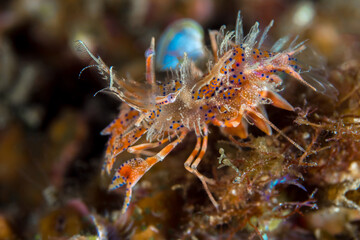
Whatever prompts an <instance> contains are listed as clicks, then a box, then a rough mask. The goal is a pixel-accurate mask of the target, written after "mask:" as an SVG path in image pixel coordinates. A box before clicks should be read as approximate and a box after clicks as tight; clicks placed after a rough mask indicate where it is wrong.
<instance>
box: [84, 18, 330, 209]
mask: <svg viewBox="0 0 360 240" xmlns="http://www.w3.org/2000/svg"><path fill="white" fill-rule="evenodd" d="M271 26H272V22H271V23H270V25H269V26H268V27H267V28H266V29H265V30H264V31H263V34H262V35H261V37H260V38H258V35H259V32H260V31H259V24H258V23H256V24H255V25H254V26H253V27H252V28H251V30H250V32H249V34H248V35H246V36H245V37H244V36H243V30H242V22H241V17H240V13H239V15H238V19H237V23H236V30H235V31H232V32H227V33H224V28H222V29H220V31H210V41H211V48H212V52H213V59H214V63H213V64H212V63H211V61H209V63H208V70H207V72H203V71H202V70H201V69H199V68H198V67H197V66H196V65H195V63H194V61H192V60H191V59H189V58H188V57H187V55H186V54H185V55H184V57H183V59H182V62H181V63H180V64H179V65H178V67H177V69H176V70H174V71H173V74H172V77H170V78H169V79H166V80H165V81H156V80H155V70H154V69H155V66H154V55H155V43H154V42H155V40H154V39H152V41H151V45H150V48H149V49H148V50H147V51H146V53H145V55H146V83H145V84H140V83H138V82H136V81H134V80H131V79H126V80H125V79H120V78H118V77H117V76H116V75H115V73H114V72H113V70H112V67H110V68H109V67H107V66H106V65H105V63H104V62H103V61H102V60H101V58H100V57H95V56H94V55H93V54H91V52H90V51H89V50H88V49H87V47H86V46H85V45H84V44H83V43H82V42H81V41H80V43H81V44H82V46H83V47H84V48H85V50H86V51H87V52H88V53H89V55H90V56H91V57H92V59H93V60H94V61H95V65H92V66H96V67H97V68H98V70H99V71H100V73H101V74H102V75H103V76H104V77H105V78H107V79H109V81H110V86H109V87H108V88H107V89H108V90H110V91H111V92H113V93H115V95H116V96H117V97H119V98H120V99H121V100H122V101H123V103H122V106H121V111H120V114H119V116H118V118H117V119H115V120H114V121H113V122H112V123H111V124H110V125H109V126H108V127H107V128H106V129H104V130H103V131H102V134H104V135H110V138H109V141H108V146H107V149H106V154H105V163H104V167H103V170H102V172H103V173H107V174H110V172H111V169H112V167H113V164H114V161H115V158H116V156H117V155H118V154H120V153H121V152H123V151H125V150H127V151H128V152H130V153H139V154H141V153H145V152H146V150H147V149H151V148H156V147H158V146H160V145H162V144H165V143H167V142H170V143H168V145H166V146H165V147H164V148H163V149H162V150H161V151H160V152H158V153H157V154H156V155H154V156H151V157H147V158H146V159H142V158H133V159H130V160H128V161H126V162H125V163H123V164H122V165H121V166H120V168H119V169H118V170H117V171H116V173H115V176H114V177H113V179H112V183H111V185H110V186H109V189H110V190H113V189H116V188H119V187H121V186H123V185H126V198H125V203H124V206H123V208H122V212H125V211H126V209H127V207H128V205H129V203H130V200H131V194H132V188H133V187H134V185H135V184H136V183H137V182H138V181H139V180H140V178H141V177H142V176H143V175H144V174H145V173H146V172H147V171H148V170H149V169H150V168H151V167H152V166H153V165H155V164H156V163H157V162H159V161H162V160H163V159H164V158H165V157H166V156H167V155H168V154H169V153H170V152H171V151H172V150H173V149H174V148H175V147H176V146H177V145H178V144H179V143H180V142H181V141H183V139H184V138H185V137H186V135H187V134H188V133H189V132H192V131H194V132H195V134H196V136H197V142H196V146H195V148H194V150H193V152H192V153H191V155H190V156H189V157H188V159H187V160H186V161H185V164H184V166H185V168H186V169H187V170H188V171H189V172H191V173H193V174H195V175H196V176H197V177H198V178H199V179H200V181H201V182H202V184H203V186H204V188H205V191H206V192H207V194H208V196H209V198H210V200H211V201H212V203H213V204H214V206H215V207H216V208H217V207H218V204H217V202H216V200H215V199H214V197H213V196H212V194H211V193H210V191H209V188H208V186H207V184H214V183H215V182H214V180H213V179H211V178H207V177H205V176H204V175H202V174H200V173H199V172H198V171H197V166H198V165H199V163H200V161H201V159H202V157H203V156H204V154H205V152H206V148H207V142H208V126H209V124H213V125H216V126H219V127H221V128H222V130H223V131H224V132H225V133H227V134H230V135H236V136H238V137H240V138H246V137H247V136H248V132H247V123H251V124H254V125H255V126H256V127H258V128H259V129H260V130H262V131H263V132H265V133H266V134H268V135H270V134H271V128H274V129H275V130H277V131H279V132H280V133H281V131H280V130H278V129H277V128H276V127H275V126H274V125H273V124H272V123H271V122H270V121H269V120H268V118H267V115H266V112H265V110H264V108H263V105H264V104H272V105H274V106H275V107H278V108H282V109H286V110H289V111H293V110H294V108H293V107H292V106H291V104H290V103H288V102H287V101H286V100H285V99H283V98H282V97H281V96H280V95H279V94H278V93H277V92H278V91H279V90H278V89H279V86H281V84H282V79H281V78H280V77H279V75H278V72H284V73H286V74H288V75H290V76H292V77H293V78H295V79H297V80H298V81H300V82H302V83H303V84H305V85H307V86H308V87H310V88H312V89H313V90H315V91H319V92H322V93H324V92H326V91H327V92H333V93H335V92H336V89H334V88H333V86H332V85H331V84H330V83H329V82H327V81H326V80H325V79H316V78H309V79H308V80H307V81H305V80H304V79H303V78H302V76H301V75H300V73H301V70H300V68H299V66H298V65H297V63H296V59H295V55H296V54H298V53H300V52H301V51H302V50H303V49H304V48H305V46H304V45H303V43H299V44H297V45H296V46H294V41H293V42H292V43H291V44H290V46H289V47H288V48H287V49H285V50H281V49H282V47H283V46H284V44H285V43H286V40H285V39H280V40H279V41H278V42H277V43H275V44H274V46H273V48H272V49H271V50H270V51H265V50H261V46H262V43H263V42H264V39H265V37H266V34H267V32H268V31H269V29H270V28H271ZM257 39H258V41H259V42H257ZM256 44H257V48H255V45H256ZM144 134H146V140H147V141H148V143H143V144H139V145H134V144H135V143H136V142H137V141H138V140H139V139H140V138H141V137H142V136H143V135H144ZM281 134H282V133H281ZM283 136H284V137H286V136H285V135H283ZM286 138H287V139H288V140H289V141H290V142H291V143H293V144H294V145H295V146H296V147H297V148H299V149H300V150H303V149H302V148H301V147H300V146H299V145H298V144H296V143H295V142H294V141H292V140H291V139H289V138H288V137H286Z"/></svg>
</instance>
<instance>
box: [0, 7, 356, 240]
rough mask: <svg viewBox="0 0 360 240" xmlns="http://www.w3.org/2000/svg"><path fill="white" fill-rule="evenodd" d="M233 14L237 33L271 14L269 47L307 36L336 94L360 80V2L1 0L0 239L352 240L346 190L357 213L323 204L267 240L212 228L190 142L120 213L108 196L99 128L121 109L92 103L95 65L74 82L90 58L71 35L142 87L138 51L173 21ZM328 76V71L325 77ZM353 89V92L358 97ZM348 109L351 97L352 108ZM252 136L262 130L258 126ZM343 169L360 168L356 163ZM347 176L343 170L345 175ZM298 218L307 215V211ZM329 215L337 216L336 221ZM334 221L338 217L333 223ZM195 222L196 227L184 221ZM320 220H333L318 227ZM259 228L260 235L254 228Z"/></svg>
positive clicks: (108, 102) (211, 21)
mask: <svg viewBox="0 0 360 240" xmlns="http://www.w3.org/2000/svg"><path fill="white" fill-rule="evenodd" d="M238 10H241V12H242V16H243V23H244V28H245V33H246V32H248V30H249V28H250V27H251V26H252V25H253V24H254V22H255V21H259V22H260V26H262V27H265V26H266V25H267V24H268V23H269V22H270V21H271V20H272V19H274V21H275V25H274V27H273V29H272V30H271V31H270V34H269V35H270V37H269V41H272V40H276V39H277V38H279V37H281V36H284V35H289V36H295V35H299V36H300V39H308V43H309V44H310V45H312V47H313V48H314V49H316V50H317V51H318V52H319V53H320V55H322V56H323V57H324V59H326V61H327V71H328V72H329V75H331V76H333V78H331V79H330V81H332V82H333V83H334V85H335V86H336V87H337V88H339V91H340V99H341V97H342V96H346V94H347V93H349V92H351V91H352V90H353V89H355V90H356V88H357V86H358V84H359V80H360V79H359V76H360V72H359V66H360V65H359V59H360V25H359V23H360V1H359V0H348V1H338V0H314V1H288V0H239V1H235V0H230V1H225V0H224V1H215V0H193V1H190V0H176V1H162V0H127V1H116V0H103V1H92V0H81V1H75V0H3V1H1V2H0V239H34V238H36V239H68V238H71V237H73V238H74V239H81V238H83V239H85V238H90V239H95V238H96V237H97V236H100V235H101V234H100V235H98V233H97V229H98V230H99V229H106V232H108V237H109V239H179V238H182V239H248V238H252V239H260V238H264V239H267V238H268V237H270V239H273V238H274V239H289V238H288V237H289V236H290V235H291V234H290V232H292V233H294V232H297V235H295V234H293V235H291V237H292V238H293V239H359V235H358V233H359V229H358V226H359V225H356V224H355V225H354V224H353V225H352V221H354V222H356V221H359V219H360V218H359V213H358V211H359V206H357V207H356V204H358V202H357V203H356V201H357V200H356V199H358V198H359V197H358V196H357V195H356V194H355V193H354V194H355V197H354V198H353V199H355V200H353V202H354V204H355V205H353V206H352V207H348V208H349V209H355V210H354V211H351V212H350V213H348V212H346V211H347V210H346V211H345V210H344V211H345V212H342V211H340V210H336V209H332V208H330V207H329V206H333V205H336V204H335V203H334V202H332V203H328V204H327V205H326V204H324V205H323V206H326V207H324V208H325V209H327V207H328V209H330V210H327V211H329V212H325V213H323V212H322V213H321V214H323V215H324V214H325V215H326V214H328V215H326V217H323V215H321V214H320V216H318V215H316V216H315V217H308V218H305V217H303V218H301V215H300V214H297V215H298V217H297V218H296V220H291V219H290V220H284V221H289V222H291V221H292V224H291V225H290V226H289V225H287V227H280V228H281V229H283V231H282V230H277V233H276V234H273V235H272V234H271V233H268V234H265V232H266V231H270V230H269V226H268V229H267V230H266V229H261V228H259V229H260V230H257V231H258V232H257V231H255V230H254V229H255V228H251V227H249V225H246V224H245V225H246V226H245V225H236V221H232V220H231V219H233V218H235V217H234V216H232V217H229V219H225V218H224V219H223V220H222V221H223V222H221V221H220V220H219V219H220V218H219V219H217V220H216V221H215V220H214V219H213V221H215V222H216V223H214V222H211V221H210V220H209V219H208V222H207V221H206V215H209V214H212V213H214V209H213V210H208V211H206V210H204V209H206V208H208V209H210V208H211V204H210V203H209V200H208V199H207V196H206V194H205V192H204V191H203V190H202V185H201V183H200V182H199V181H198V180H196V178H194V177H193V176H190V175H191V174H190V173H188V172H186V171H185V169H183V167H182V165H183V161H184V160H185V159H186V154H188V153H189V151H191V149H192V146H193V145H194V143H195V138H194V136H192V137H189V139H188V140H187V141H186V143H184V144H183V146H179V150H177V151H174V154H172V155H171V156H169V158H168V159H166V161H164V162H163V163H161V164H159V166H156V167H155V168H154V169H152V170H151V171H150V172H149V173H148V175H149V176H148V177H145V178H144V180H142V181H141V182H140V183H139V189H138V190H137V191H136V193H135V197H134V205H133V206H132V208H131V209H130V210H129V211H128V213H127V214H126V215H124V216H119V214H118V210H119V209H120V208H121V206H122V201H123V191H122V190H119V191H117V192H110V193H109V192H107V185H108V184H109V181H110V179H107V178H102V177H100V166H101V163H102V159H103V153H104V149H105V144H106V140H107V138H106V137H105V136H101V135H100V131H101V130H102V129H103V128H105V127H106V126H107V124H108V123H110V122H111V121H112V120H113V119H114V118H115V117H116V115H117V112H118V109H119V106H120V104H121V103H120V102H119V100H118V99H116V98H115V97H113V96H111V95H108V94H98V95H97V96H95V97H94V94H95V93H96V92H97V91H98V90H100V89H102V88H104V87H106V86H107V82H106V81H103V80H102V79H101V77H100V76H99V75H97V73H96V71H95V70H91V69H90V70H86V71H84V73H83V74H82V75H81V76H80V77H79V73H80V71H81V70H82V69H83V68H84V67H86V66H87V65H89V64H90V59H89V58H88V57H86V54H84V52H81V51H79V49H78V47H77V44H76V40H82V41H83V42H85V43H86V44H87V46H88V47H89V48H90V50H91V51H92V52H93V53H95V55H99V56H101V57H102V59H103V60H104V61H105V63H107V64H108V65H113V66H114V68H115V69H116V71H117V73H118V75H119V76H126V74H130V75H131V76H132V77H133V78H135V79H138V80H140V81H143V80H144V72H145V64H144V61H145V59H144V52H145V50H146V49H147V47H148V46H149V43H150V39H151V37H152V36H154V37H155V38H159V36H160V35H161V32H162V31H163V30H164V29H165V28H166V27H167V26H168V25H169V24H170V23H172V22H173V21H175V20H177V19H181V18H192V19H194V20H196V21H197V22H199V23H200V25H202V26H203V28H204V29H205V30H208V29H219V28H220V26H222V25H224V24H225V25H226V26H227V27H228V29H233V28H234V25H235V20H236V16H237V12H238ZM205 32H206V36H205V39H206V44H209V39H208V37H207V31H205ZM339 69H340V70H339ZM332 71H337V72H336V73H335V75H334V73H333V72H332ZM347 74H348V75H347ZM334 76H335V77H334ZM339 79H340V80H344V79H346V81H345V80H344V81H345V82H342V81H340V80H339ZM337 80H338V81H337ZM345 83H346V84H347V85H346V84H345ZM345 85H346V86H345ZM294 86H295V88H294V89H290V88H289V89H288V90H286V89H285V91H288V92H287V93H286V92H285V95H286V96H288V100H289V101H290V102H291V103H294V105H295V106H300V107H304V106H305V103H304V102H306V106H315V107H313V109H316V108H323V109H324V108H326V106H329V104H328V103H326V104H323V105H320V107H319V102H321V101H323V102H324V101H327V100H321V101H320V100H319V101H318V100H314V99H317V98H316V96H315V97H313V98H311V96H310V97H307V96H308V95H306V90H304V94H303V95H301V97H299V96H300V95H297V94H295V93H297V90H296V89H297V88H296V86H298V85H296V84H295V85H294ZM357 92H358V91H357V90H356V91H354V92H353V94H355V95H356V96H357ZM341 94H342V95H341ZM309 95H311V93H309ZM312 96H314V94H313V95H312ZM304 99H308V101H305V100H304ZM311 99H313V102H311ZM322 99H324V98H322ZM356 103H358V98H356V99H355V100H353V102H352V104H353V105H354V104H355V105H356ZM332 104H334V103H332ZM356 106H357V105H356ZM320 110H321V109H320ZM326 110H328V109H326ZM329 111H330V110H329ZM283 113H284V112H280V113H279V111H277V112H276V111H275V112H274V113H271V112H270V113H269V116H270V119H271V120H272V121H273V122H274V123H275V124H276V125H278V126H280V127H282V128H283V127H286V126H291V125H292V124H293V123H292V122H293V121H294V119H295V118H296V114H290V117H289V118H285V119H284V118H282V117H280V118H279V117H278V118H279V119H278V120H277V114H283ZM350 113H352V114H354V115H356V114H357V113H358V112H356V111H352V112H351V111H350V112H349V114H350ZM327 114H328V115H326V116H335V115H336V114H337V115H338V116H339V115H341V114H338V113H336V114H335V115H332V113H327ZM329 118H330V117H329ZM324 119H325V117H324V118H320V120H318V121H321V120H324ZM355 122H356V121H355V120H354V123H355ZM333 124H335V123H334V122H333ZM324 126H325V125H324ZM324 128H325V127H324ZM354 129H355V130H354ZM323 130H324V129H323ZM326 130H327V131H330V130H329V129H325V130H324V131H326ZM353 130H354V131H356V132H355V133H354V136H355V137H354V138H351V139H350V140H349V142H348V144H350V145H351V144H357V140H358V139H357V137H358V136H357V135H356V134H357V129H356V125H354V126H353ZM212 131H213V133H214V136H213V137H211V138H210V140H211V141H212V143H211V144H210V150H209V151H210V154H208V157H207V160H205V161H204V165H205V167H204V171H205V170H206V171H207V173H208V174H209V175H211V173H212V172H216V171H217V167H218V165H219V164H218V160H217V159H216V158H215V156H218V146H217V145H216V144H217V141H218V140H219V139H220V140H223V141H225V139H226V137H224V136H223V135H221V134H220V133H219V131H217V130H216V129H215V128H214V129H213V130H212ZM319 131H320V130H319ZM320 132H321V131H320ZM290 134H291V133H290ZM294 134H295V133H294ZM311 134H312V132H311ZM217 136H218V137H217ZM255 136H262V134H261V133H257V132H256V131H255ZM338 141H341V140H338ZM354 147H355V148H357V145H354ZM211 149H212V150H211ZM345 151H347V150H345ZM343 154H345V155H343V156H346V159H351V163H353V162H354V161H355V162H356V161H358V160H359V159H357V156H358V155H356V153H353V154H352V155H349V154H346V153H343ZM210 155H211V156H210ZM211 157H212V159H211ZM128 158H130V155H129V154H124V155H122V156H121V158H120V159H119V162H121V161H123V160H124V159H128ZM349 161H350V160H349ZM349 164H350V162H348V165H349ZM348 165H347V166H348ZM352 167H353V168H355V170H356V169H357V165H356V166H355V167H354V165H352ZM355 170H354V171H355ZM229 171H230V170H229ZM334 171H336V169H335V170H334ZM344 171H345V172H347V173H348V172H349V169H348V168H346V170H344ZM356 171H358V169H357V170H356ZM356 171H355V173H354V174H355V175H353V176H352V179H350V180H349V179H347V180H349V181H350V183H353V182H354V181H353V180H354V179H356V177H357V176H358V174H359V172H356ZM339 174H340V173H339ZM233 176H234V173H233V172H232V177H233ZM330 178H331V177H330ZM164 179H165V180H166V181H165V180H164ZM319 181H320V182H321V181H324V182H326V181H325V180H323V179H319ZM340 182H341V181H340V180H339V183H340ZM230 183H231V181H229V184H230ZM341 183H343V182H341ZM350 183H349V184H350ZM304 184H305V185H306V183H304ZM354 184H355V185H353V186H352V189H353V190H356V189H357V187H358V185H356V183H354ZM310 185H311V184H310ZM226 187H227V185H224V186H223V189H227V188H226ZM219 188H222V186H221V185H219ZM310 188H311V187H310ZM177 189H180V191H179V190H177ZM312 189H314V187H313V188H312ZM289 191H290V192H291V191H294V190H291V189H290V190H289ZM334 191H338V189H337V188H335V190H334ZM174 192H175V193H176V194H174ZM302 194H304V193H302ZM219 196H220V193H219V194H217V197H219ZM356 196H357V198H356ZM220 197H221V196H220ZM315 198H317V199H319V198H321V196H319V197H315ZM143 199H145V200H143ZM157 204H160V206H157ZM238 207H239V206H238ZM154 209H156V211H157V213H158V215H157V214H156V211H155V210H154ZM321 209H322V208H320V210H321ZM320 210H319V211H320ZM153 211H155V212H153ZM209 211H210V212H209ZM211 211H212V212H211ZM304 211H305V215H306V212H307V211H310V212H311V211H314V210H311V208H308V209H307V210H306V209H305V210H304ZM336 211H338V212H339V211H340V212H339V214H335V215H334V213H335V212H336ZM149 212H152V213H151V214H149ZM146 214H148V215H146ZM341 214H342V215H341ZM149 215H151V216H149ZM230 215H231V214H230ZM340 215H341V216H343V218H340V219H339V216H340ZM159 216H160V217H159ZM193 216H200V217H202V218H201V219H202V220H201V221H198V222H196V221H195V220H194V221H193V222H192V221H191V219H194V218H193ZM214 216H215V215H214ZM299 216H300V217H299ZM335 216H336V217H335ZM324 218H326V219H327V218H329V219H332V220H333V221H330V223H328V222H326V223H324V224H323V225H321V224H318V225H316V224H315V223H317V222H319V221H320V222H321V221H323V219H324ZM94 219H95V220H94ZM284 219H285V218H284ZM317 219H320V220H317ZM344 219H346V220H344ZM249 222H250V223H251V221H250V220H249ZM280 222H281V221H280ZM280 224H282V223H277V225H276V226H281V225H280ZM339 225H341V226H339ZM219 226H222V227H219ZM334 226H335V230H334ZM356 226H357V227H356ZM274 229H276V228H274ZM294 229H295V230H296V231H295V230H294ZM262 231H264V234H261V233H259V232H262ZM100 232H101V231H100ZM270 232H271V231H270ZM99 238H100V237H99Z"/></svg>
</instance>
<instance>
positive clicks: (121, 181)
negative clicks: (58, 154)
mask: <svg viewBox="0 0 360 240" xmlns="http://www.w3.org/2000/svg"><path fill="white" fill-rule="evenodd" d="M186 135H187V131H183V132H181V134H180V136H179V137H178V138H177V139H176V140H174V141H173V142H171V143H169V144H168V145H167V146H166V147H164V148H163V149H162V150H161V151H160V152H159V153H158V154H156V155H155V156H152V157H148V158H146V159H145V160H144V159H142V158H133V159H130V160H128V161H126V162H125V163H123V164H122V165H121V166H120V168H119V169H118V170H117V172H116V174H115V176H114V177H113V179H112V183H111V184H110V186H109V190H114V189H117V188H119V187H121V186H123V185H125V184H126V196H125V201H124V205H123V208H122V210H121V212H122V213H125V211H126V210H127V208H128V206H129V204H130V201H131V195H132V188H133V187H134V186H135V184H136V183H137V182H138V181H139V180H140V179H141V177H142V176H143V175H144V174H145V173H146V172H147V171H149V169H150V168H151V167H152V166H154V165H155V164H156V163H158V162H160V161H162V160H163V159H164V158H165V157H166V156H167V155H168V154H169V153H170V152H171V151H172V150H173V149H174V148H175V147H176V146H177V145H178V144H179V143H180V142H182V141H183V139H184V138H185V136H186Z"/></svg>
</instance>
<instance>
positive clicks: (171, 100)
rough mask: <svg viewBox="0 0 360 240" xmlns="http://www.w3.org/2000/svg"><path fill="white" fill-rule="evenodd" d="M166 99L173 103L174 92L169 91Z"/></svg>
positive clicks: (174, 98)
mask: <svg viewBox="0 0 360 240" xmlns="http://www.w3.org/2000/svg"><path fill="white" fill-rule="evenodd" d="M167 100H168V101H169V103H173V102H175V100H176V97H175V94H174V93H170V94H169V95H168V97H167Z"/></svg>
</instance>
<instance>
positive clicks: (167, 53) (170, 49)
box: [156, 19, 205, 70]
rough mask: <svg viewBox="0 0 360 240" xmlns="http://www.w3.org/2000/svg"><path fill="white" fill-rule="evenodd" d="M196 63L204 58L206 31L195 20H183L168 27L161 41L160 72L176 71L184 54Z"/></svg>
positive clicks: (157, 59)
mask: <svg viewBox="0 0 360 240" xmlns="http://www.w3.org/2000/svg"><path fill="white" fill-rule="evenodd" d="M185 52H186V53H187V55H188V57H189V58H190V59H191V60H193V61H196V60H198V59H200V58H201V57H203V56H204V54H205V51H204V30H203V28H202V27H201V26H200V25H199V24H198V23H197V22H195V21H194V20H191V19H181V20H178V21H176V22H174V23H173V24H171V25H170V26H168V27H167V29H166V30H165V32H164V33H163V34H162V36H161V37H160V40H159V44H158V46H157V51H156V66H157V68H158V69H160V70H169V69H170V68H171V69H175V68H176V66H177V65H178V64H179V59H181V58H183V57H184V53H185Z"/></svg>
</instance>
